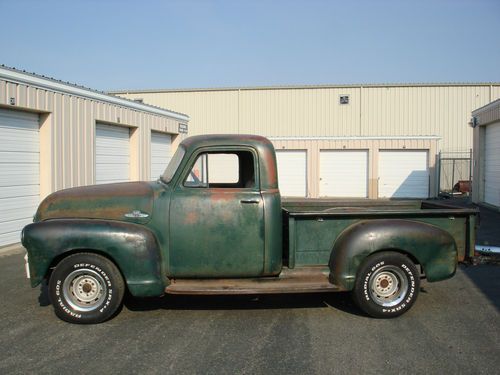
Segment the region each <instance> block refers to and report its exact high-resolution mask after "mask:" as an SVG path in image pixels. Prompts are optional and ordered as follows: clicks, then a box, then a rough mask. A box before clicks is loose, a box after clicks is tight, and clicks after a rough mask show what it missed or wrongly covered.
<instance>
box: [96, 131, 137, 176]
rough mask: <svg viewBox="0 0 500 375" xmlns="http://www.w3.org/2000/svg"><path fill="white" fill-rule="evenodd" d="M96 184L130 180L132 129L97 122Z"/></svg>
mask: <svg viewBox="0 0 500 375" xmlns="http://www.w3.org/2000/svg"><path fill="white" fill-rule="evenodd" d="M95 165H96V184H106V183H113V182H125V181H129V180H130V130H129V129H128V128H125V127H120V126H112V125H103V124H97V126H96V155H95Z"/></svg>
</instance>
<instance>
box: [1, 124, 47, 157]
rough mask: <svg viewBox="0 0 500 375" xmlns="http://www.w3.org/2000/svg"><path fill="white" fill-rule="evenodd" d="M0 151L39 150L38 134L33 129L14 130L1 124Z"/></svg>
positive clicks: (35, 151)
mask: <svg viewBox="0 0 500 375" xmlns="http://www.w3.org/2000/svg"><path fill="white" fill-rule="evenodd" d="M0 116H1V115H0ZM0 128H1V129H2V131H1V132H0V152H5V151H12V152H16V151H17V152H33V153H38V152H40V143H39V140H38V139H39V134H38V132H34V131H15V130H14V129H10V128H9V129H6V128H4V127H2V126H1V124H0Z"/></svg>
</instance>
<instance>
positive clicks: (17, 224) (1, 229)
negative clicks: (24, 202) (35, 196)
mask: <svg viewBox="0 0 500 375" xmlns="http://www.w3.org/2000/svg"><path fill="white" fill-rule="evenodd" d="M32 222H33V216H30V217H23V218H20V219H17V220H16V219H12V220H11V219H9V220H8V221H5V222H0V233H12V232H14V233H17V234H18V236H20V234H21V233H20V230H19V228H23V227H24V226H25V225H28V224H31V223H32ZM17 242H19V238H18V239H17Z"/></svg>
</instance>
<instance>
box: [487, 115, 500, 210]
mask: <svg viewBox="0 0 500 375" xmlns="http://www.w3.org/2000/svg"><path fill="white" fill-rule="evenodd" d="M484 134H485V142H484V201H485V202H486V203H488V204H492V205H495V206H500V125H497V124H495V125H489V126H487V127H486V129H485V133H484Z"/></svg>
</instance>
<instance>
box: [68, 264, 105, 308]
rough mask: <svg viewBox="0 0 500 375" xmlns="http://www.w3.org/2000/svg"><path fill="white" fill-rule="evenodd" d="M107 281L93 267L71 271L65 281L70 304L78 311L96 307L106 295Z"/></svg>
mask: <svg viewBox="0 0 500 375" xmlns="http://www.w3.org/2000/svg"><path fill="white" fill-rule="evenodd" d="M106 291H107V287H106V283H105V282H104V279H103V278H102V276H101V275H99V274H98V273H97V272H96V271H94V270H91V269H79V270H76V271H73V272H71V273H70V274H69V275H68V277H66V279H65V280H64V283H63V294H64V297H65V299H66V301H67V302H68V303H69V305H70V306H71V307H72V308H73V309H75V310H78V311H92V310H94V309H96V308H97V307H98V306H100V304H101V303H102V301H103V300H104V297H105V296H106Z"/></svg>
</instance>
